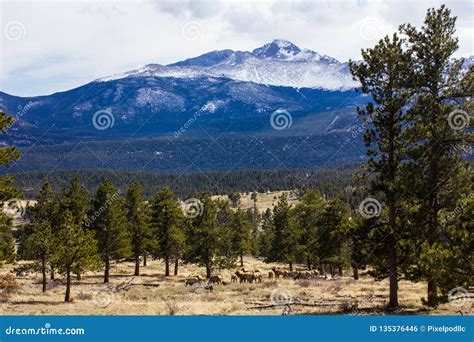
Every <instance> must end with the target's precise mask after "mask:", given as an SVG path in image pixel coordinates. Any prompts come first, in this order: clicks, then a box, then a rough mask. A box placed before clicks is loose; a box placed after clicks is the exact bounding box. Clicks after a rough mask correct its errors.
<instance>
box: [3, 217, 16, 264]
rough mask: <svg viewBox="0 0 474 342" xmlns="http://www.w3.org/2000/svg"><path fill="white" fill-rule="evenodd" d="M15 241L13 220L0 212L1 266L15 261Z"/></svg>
mask: <svg viewBox="0 0 474 342" xmlns="http://www.w3.org/2000/svg"><path fill="white" fill-rule="evenodd" d="M15 258H16V255H15V241H14V239H13V220H12V218H11V217H9V216H7V215H5V214H4V213H1V212H0V266H1V263H2V262H6V263H8V264H10V263H13V262H14V261H15Z"/></svg>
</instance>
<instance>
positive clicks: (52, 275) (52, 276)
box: [49, 266, 54, 280]
mask: <svg viewBox="0 0 474 342" xmlns="http://www.w3.org/2000/svg"><path fill="white" fill-rule="evenodd" d="M49 278H50V279H51V280H54V267H53V266H51V271H50V276H49Z"/></svg>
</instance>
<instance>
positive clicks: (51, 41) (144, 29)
mask: <svg viewBox="0 0 474 342" xmlns="http://www.w3.org/2000/svg"><path fill="white" fill-rule="evenodd" d="M0 1H1V3H0V9H1V14H0V27H1V28H2V32H1V35H0V90H1V91H4V92H7V93H10V94H13V95H20V96H36V95H45V94H50V93H53V92H56V91H63V90H67V89H70V88H74V87H77V86H80V85H82V84H85V83H87V82H90V81H91V80H94V79H96V78H100V77H104V76H107V75H111V74H115V73H120V72H124V71H127V70H130V69H134V68H138V67H141V66H143V65H145V64H148V63H160V64H168V63H172V62H175V61H178V60H182V59H185V58H188V57H192V56H196V55H199V54H202V53H205V52H208V51H211V50H220V49H226V48H231V49H234V50H252V49H254V48H256V47H258V46H261V45H263V44H264V43H267V42H270V41H271V40H273V39H274V38H281V39H287V40H290V41H292V42H293V43H295V44H296V45H298V46H299V47H300V48H309V49H311V50H314V51H317V52H319V53H321V54H326V55H329V56H332V57H334V58H337V59H339V60H341V61H347V60H348V59H349V58H352V59H358V58H359V52H360V49H361V48H363V47H369V46H372V45H374V43H375V42H376V41H377V40H378V39H379V38H380V37H382V36H384V35H385V34H387V33H391V32H393V31H394V30H396V28H397V27H398V25H399V24H401V23H404V22H410V23H413V24H415V25H417V26H419V25H420V24H421V23H422V20H423V17H424V15H425V12H426V9H427V8H429V7H433V6H434V7H438V6H439V5H440V4H442V3H446V4H447V6H448V7H449V8H451V9H452V11H453V14H454V15H456V16H458V26H457V33H458V36H459V39H460V49H459V51H458V54H457V55H458V57H459V56H470V55H473V54H474V28H473V27H474V26H473V23H474V6H473V4H472V1H464V0H463V1H443V2H441V1H425V0H421V1H410V0H398V1H375V0H373V1H370V0H366V1H364V0H339V1H329V0H328V1H325V0H312V1H301V0H294V1H289V0H288V1H281V0H280V1H276V0H253V1H251V0H238V1H237V0H221V1H206V0H200V1H198V0H196V1H192V2H189V1H184V0H162V1H149V0H128V1H110V0H106V1H86V0H84V1H74V2H66V1H58V0H52V1H48V2H45V1H25V2H17V1H9V0H6V1H5V0H0Z"/></svg>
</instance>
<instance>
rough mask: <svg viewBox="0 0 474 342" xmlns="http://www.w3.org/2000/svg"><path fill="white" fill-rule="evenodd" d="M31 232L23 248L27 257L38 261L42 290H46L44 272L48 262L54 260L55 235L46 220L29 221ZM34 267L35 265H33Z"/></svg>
mask: <svg viewBox="0 0 474 342" xmlns="http://www.w3.org/2000/svg"><path fill="white" fill-rule="evenodd" d="M31 225H32V234H31V235H29V236H28V237H27V238H26V240H25V241H24V243H25V245H24V248H25V250H27V251H28V252H27V253H28V257H32V258H33V259H34V260H36V261H37V262H38V265H37V266H38V267H37V268H39V270H40V271H41V277H42V291H43V292H46V281H47V280H46V272H47V268H48V264H49V265H50V266H51V264H52V263H53V262H54V260H53V253H54V251H55V249H56V247H57V246H55V242H56V241H55V236H54V235H53V230H52V229H51V223H50V222H49V221H47V220H44V221H39V222H35V223H31ZM35 268H36V267H35Z"/></svg>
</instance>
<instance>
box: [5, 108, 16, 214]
mask: <svg viewBox="0 0 474 342" xmlns="http://www.w3.org/2000/svg"><path fill="white" fill-rule="evenodd" d="M14 123H15V119H14V118H13V117H12V116H7V115H6V114H5V113H4V112H3V111H2V110H0V134H2V135H4V136H6V135H8V129H9V128H10V127H11V126H12V125H13V124H14ZM19 157H20V152H19V151H18V150H17V149H16V147H14V146H13V147H10V146H3V147H0V166H8V165H9V164H10V162H12V161H14V160H17V159H18V158H19ZM12 183H13V178H12V177H11V176H9V175H5V174H4V175H1V176H0V204H1V205H3V203H4V202H5V201H8V200H9V199H12V198H17V197H18V196H19V192H18V189H16V188H15V186H13V184H12Z"/></svg>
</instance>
